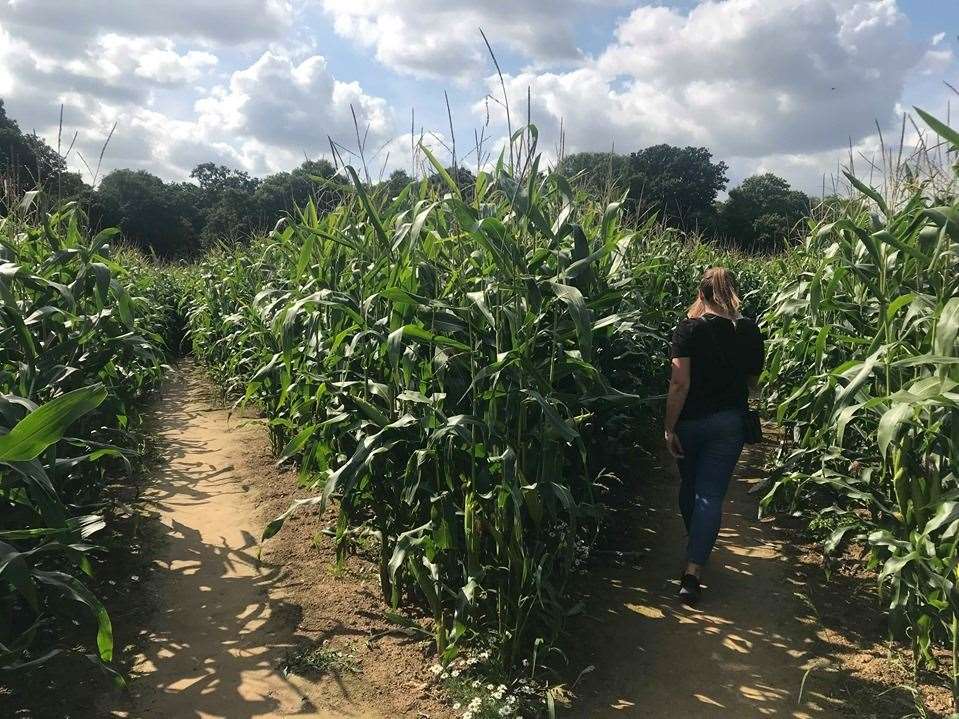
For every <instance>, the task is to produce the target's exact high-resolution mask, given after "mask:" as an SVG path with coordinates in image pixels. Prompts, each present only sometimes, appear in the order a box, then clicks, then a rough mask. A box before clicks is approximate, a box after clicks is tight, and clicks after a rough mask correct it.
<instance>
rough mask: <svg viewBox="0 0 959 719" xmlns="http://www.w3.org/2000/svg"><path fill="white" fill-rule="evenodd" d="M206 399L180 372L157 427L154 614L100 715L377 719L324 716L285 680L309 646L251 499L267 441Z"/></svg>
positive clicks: (297, 682) (296, 683) (148, 587)
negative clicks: (250, 463)
mask: <svg viewBox="0 0 959 719" xmlns="http://www.w3.org/2000/svg"><path fill="white" fill-rule="evenodd" d="M208 392H209V384H208V383H207V382H206V381H205V380H203V379H202V378H201V377H200V376H199V373H198V372H197V371H196V370H195V369H192V368H190V367H189V366H187V367H186V368H181V369H180V370H179V371H177V372H176V373H174V374H173V376H172V377H171V379H170V381H169V382H168V383H167V388H166V391H165V392H164V396H163V397H162V399H161V400H160V401H159V402H157V404H156V408H155V409H154V410H153V411H152V413H151V416H150V418H149V419H148V424H147V426H148V427H149V428H150V429H151V430H152V431H153V432H154V433H155V434H156V435H157V436H158V438H159V442H160V448H159V450H160V453H161V456H162V461H161V462H160V463H159V465H158V467H157V469H156V470H154V476H152V477H151V479H150V481H148V482H147V487H148V489H147V491H146V497H145V499H146V503H147V506H148V507H149V508H150V510H151V511H152V512H154V513H155V514H156V516H157V519H158V520H159V523H162V526H161V527H159V531H158V533H159V534H160V535H161V540H160V542H159V546H158V547H157V548H156V551H155V557H156V559H155V560H154V564H153V568H152V572H151V575H152V576H151V577H150V578H149V580H148V581H146V582H144V591H145V592H146V593H147V594H148V595H149V596H147V597H144V599H145V600H146V601H145V602H144V604H145V605H147V606H150V607H152V608H153V611H152V613H150V616H148V617H134V618H133V619H134V620H135V621H136V622H137V623H136V626H139V627H141V629H140V632H139V636H138V637H137V638H136V639H135V640H134V641H133V644H134V645H135V646H136V647H137V649H138V650H139V655H138V656H137V657H136V658H135V659H134V660H133V663H132V666H131V667H130V695H129V697H128V699H126V700H122V699H121V698H120V697H117V696H114V697H112V698H111V699H110V701H113V702H115V703H114V705H112V706H110V707H102V708H103V709H104V710H105V711H110V712H111V713H112V715H113V716H129V717H137V718H138V719H139V718H140V717H143V718H147V719H148V718H150V717H176V718H177V719H181V718H183V719H189V718H191V717H196V718H201V717H202V718H207V717H228V718H229V719H254V718H255V717H274V716H310V717H322V716H337V717H349V716H370V714H368V713H367V712H365V711H364V712H359V710H356V711H354V710H351V709H349V708H344V709H341V710H338V711H337V713H336V714H335V715H334V714H327V713H324V712H321V711H319V710H318V709H317V707H316V706H314V705H313V703H312V702H311V700H310V699H309V697H308V696H307V691H306V689H307V688H308V683H307V682H306V681H305V680H302V679H299V678H296V677H290V678H287V677H285V676H283V675H282V674H281V673H280V672H279V671H278V667H279V666H280V665H281V662H282V660H283V659H284V657H285V656H286V654H287V653H288V651H289V650H290V648H291V647H293V646H295V645H297V644H298V643H302V642H303V640H304V636H303V635H299V634H297V627H298V626H299V625H300V623H301V618H302V611H301V609H300V607H299V606H298V605H296V604H295V603H291V602H288V601H286V600H285V599H284V598H283V596H282V587H281V586H280V585H281V584H282V581H281V580H282V578H281V573H280V570H279V568H278V567H276V566H271V565H269V564H265V563H261V562H259V561H258V559H257V539H256V537H255V536H254V534H253V532H256V531H258V523H257V522H256V520H255V518H254V516H253V512H252V507H251V506H250V500H249V498H248V496H247V494H246V489H247V487H248V486H249V482H250V481H251V479H254V478H251V477H250V475H249V472H250V471H251V470H250V469H247V468H245V467H244V463H243V452H244V442H245V441H248V440H250V439H251V437H252V436H253V435H252V434H251V433H254V432H256V431H258V430H257V428H255V427H242V426H240V425H241V424H242V422H241V421H240V420H237V419H236V418H234V419H233V421H232V422H231V421H230V420H229V416H228V412H227V411H226V410H224V409H220V408H218V407H217V405H216V403H215V400H211V398H210V397H209V396H208ZM338 686H339V687H340V689H341V694H342V696H341V697H339V698H338V699H340V700H342V702H344V703H346V704H347V705H348V704H349V696H348V695H347V694H346V692H347V690H346V688H345V686H344V685H343V684H342V683H340V684H339V685H338ZM121 705H122V706H121Z"/></svg>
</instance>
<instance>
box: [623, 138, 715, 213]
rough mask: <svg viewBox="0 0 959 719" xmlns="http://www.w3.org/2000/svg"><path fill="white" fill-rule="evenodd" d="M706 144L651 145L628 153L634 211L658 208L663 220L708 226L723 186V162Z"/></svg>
mask: <svg viewBox="0 0 959 719" xmlns="http://www.w3.org/2000/svg"><path fill="white" fill-rule="evenodd" d="M712 157H713V156H712V153H711V152H710V151H709V150H708V149H706V148H705V147H673V146H672V145H653V146H652V147H647V148H646V149H645V150H641V151H639V152H633V153H631V154H630V155H629V161H628V167H629V198H630V201H631V202H632V203H633V205H634V208H635V210H636V211H637V212H640V213H643V212H650V211H652V212H657V213H659V215H660V217H661V218H662V220H663V221H664V222H666V224H668V225H670V226H672V227H682V228H686V229H690V230H693V229H695V230H708V229H711V228H712V227H713V226H714V224H715V210H714V207H713V203H714V201H715V200H716V195H717V193H719V192H720V191H721V190H723V189H724V188H725V187H726V170H727V169H728V167H727V166H726V163H725V162H721V161H720V162H715V163H714V162H713V161H712Z"/></svg>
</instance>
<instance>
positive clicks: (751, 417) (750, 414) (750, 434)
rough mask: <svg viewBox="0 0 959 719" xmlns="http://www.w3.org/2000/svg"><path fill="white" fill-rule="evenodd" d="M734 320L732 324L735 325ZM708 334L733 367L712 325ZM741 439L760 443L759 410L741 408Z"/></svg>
mask: <svg viewBox="0 0 959 719" xmlns="http://www.w3.org/2000/svg"><path fill="white" fill-rule="evenodd" d="M703 322H705V323H706V326H707V327H708V326H709V320H705V319H704V320H703ZM735 324H736V323H735V322H734V323H733V326H734V327H735ZM709 334H710V335H711V336H712V338H713V346H714V347H715V348H716V349H717V350H718V352H719V354H720V355H722V358H723V360H724V361H725V362H726V364H727V365H729V366H730V367H732V368H733V369H735V367H736V365H734V364H733V363H732V362H730V361H729V357H728V356H727V355H726V353H725V352H724V351H723V349H722V347H721V346H720V344H719V342H717V341H716V333H715V332H714V331H713V329H712V327H710V328H709ZM743 439H744V441H745V442H746V444H762V441H763V424H762V421H761V420H760V419H759V412H757V411H756V410H754V409H749V408H748V407H746V408H745V409H744V410H743Z"/></svg>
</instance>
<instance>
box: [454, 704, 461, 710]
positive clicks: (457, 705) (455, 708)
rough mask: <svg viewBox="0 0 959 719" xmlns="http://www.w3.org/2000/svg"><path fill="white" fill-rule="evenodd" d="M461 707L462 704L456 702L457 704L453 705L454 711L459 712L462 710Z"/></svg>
mask: <svg viewBox="0 0 959 719" xmlns="http://www.w3.org/2000/svg"><path fill="white" fill-rule="evenodd" d="M460 706H461V704H460V703H459V702H456V703H455V704H454V705H453V711H458V710H459V708H460Z"/></svg>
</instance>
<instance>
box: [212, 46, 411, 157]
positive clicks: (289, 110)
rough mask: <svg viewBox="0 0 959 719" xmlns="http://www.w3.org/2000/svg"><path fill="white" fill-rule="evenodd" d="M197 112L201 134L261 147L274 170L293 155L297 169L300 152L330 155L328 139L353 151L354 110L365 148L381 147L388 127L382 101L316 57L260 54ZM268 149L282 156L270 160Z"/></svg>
mask: <svg viewBox="0 0 959 719" xmlns="http://www.w3.org/2000/svg"><path fill="white" fill-rule="evenodd" d="M351 108H352V109H351ZM196 109H197V111H198V113H199V120H198V127H199V128H200V131H201V133H202V134H203V135H204V136H207V137H214V136H216V135H217V134H222V133H229V134H230V135H231V136H234V137H238V138H241V139H244V140H248V141H255V142H257V143H261V144H262V146H263V148H264V150H263V151H264V162H265V164H266V165H267V166H269V167H270V168H271V169H288V168H289V166H290V163H289V156H291V155H292V156H293V157H297V158H299V159H298V160H296V161H295V162H293V164H298V163H299V162H302V159H303V155H304V153H306V154H307V155H315V154H316V153H318V152H323V151H326V150H328V148H329V142H328V137H332V138H334V139H335V140H337V141H339V142H341V143H343V144H345V145H347V146H355V145H356V142H355V136H356V129H355V127H354V123H353V113H354V112H355V113H356V118H357V123H358V125H359V128H360V133H361V135H363V136H365V137H366V142H367V147H373V146H374V145H377V144H381V143H382V142H384V141H385V140H386V139H387V138H388V137H389V134H390V132H391V131H392V129H393V118H392V115H391V112H390V109H389V107H388V106H387V104H386V102H385V101H384V100H383V99H381V98H378V97H372V96H370V95H367V94H366V93H365V92H364V91H363V89H362V88H361V87H360V85H359V84H358V83H355V82H341V81H339V80H337V79H336V78H334V77H333V75H332V74H331V73H330V72H329V70H328V68H327V64H326V60H325V59H324V58H323V57H322V56H320V55H314V56H312V57H309V58H307V59H305V60H303V61H302V62H300V63H299V64H296V63H294V62H293V61H292V60H291V59H290V58H289V57H287V56H285V55H280V54H277V53H276V52H273V51H268V52H265V53H264V54H263V55H262V56H261V57H260V58H259V59H258V60H257V61H256V62H255V63H253V64H252V65H251V66H250V67H248V68H246V69H244V70H240V71H237V72H234V73H233V75H232V77H231V78H230V83H229V86H228V87H225V88H217V89H216V90H215V91H214V92H212V93H211V94H210V95H209V96H208V97H205V98H203V99H201V100H199V101H198V102H197V103H196ZM351 138H354V139H353V140H352V141H351ZM269 148H275V149H276V150H277V151H279V152H281V153H285V154H281V155H280V156H279V157H277V158H276V159H275V160H274V159H272V158H270V157H269ZM284 161H285V162H284Z"/></svg>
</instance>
